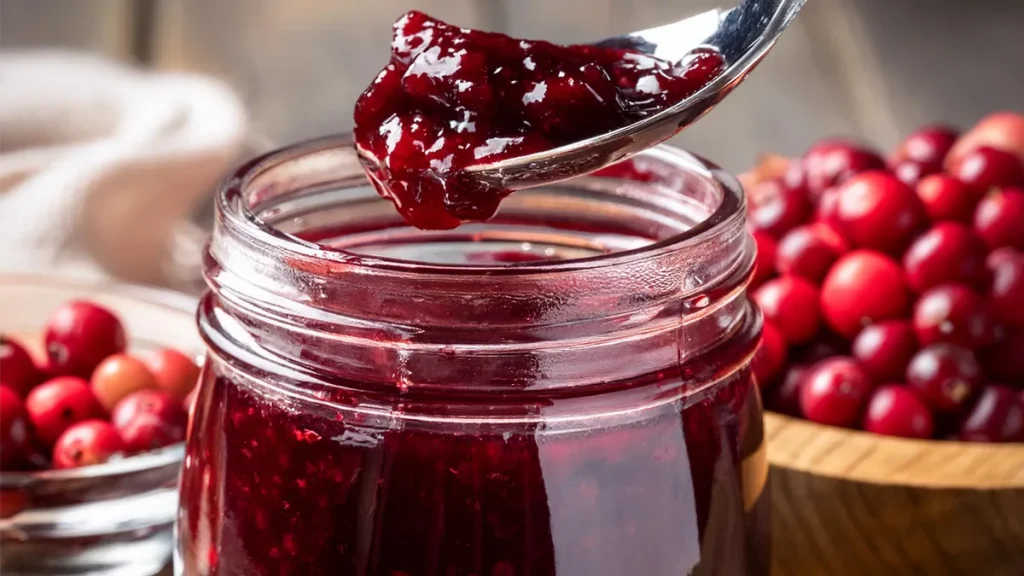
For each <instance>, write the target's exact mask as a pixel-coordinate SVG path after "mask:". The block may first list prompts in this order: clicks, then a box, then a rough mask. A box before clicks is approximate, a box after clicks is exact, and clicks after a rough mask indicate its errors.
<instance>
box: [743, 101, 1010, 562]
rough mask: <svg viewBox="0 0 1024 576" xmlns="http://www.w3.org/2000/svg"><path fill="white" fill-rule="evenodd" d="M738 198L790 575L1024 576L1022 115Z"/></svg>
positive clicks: (790, 168)
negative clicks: (746, 230)
mask: <svg viewBox="0 0 1024 576" xmlns="http://www.w3.org/2000/svg"><path fill="white" fill-rule="evenodd" d="M745 184H746V192H747V196H748V226H749V227H750V229H751V231H752V232H753V234H754V236H755V239H756V242H757V244H758V248H759V252H758V257H757V265H756V266H757V269H756V271H755V272H754V274H753V279H752V284H751V286H750V291H751V293H752V296H753V298H754V300H755V301H756V302H757V303H758V304H759V306H760V307H761V309H762V311H763V313H764V317H765V325H764V332H763V334H764V336H763V339H762V343H761V346H760V348H759V349H758V352H757V354H756V356H755V360H754V371H755V374H756V376H757V378H758V382H759V385H760V386H761V390H762V394H763V396H764V401H765V407H766V410H768V411H769V412H768V414H767V416H766V429H767V430H768V432H767V434H768V436H769V438H770V443H769V460H770V462H771V463H772V465H773V469H774V471H773V476H772V478H773V482H774V484H773V488H774V489H773V502H774V503H775V506H774V510H775V511H776V516H775V517H776V519H777V521H778V522H783V523H785V526H784V527H779V526H778V525H777V526H776V530H775V531H774V534H775V535H776V541H775V544H776V546H775V549H774V552H775V558H776V561H777V563H778V565H779V566H788V567H790V569H788V570H786V569H784V570H782V571H781V573H783V574H789V573H793V574H798V573H799V574H805V573H821V574H833V575H845V574H897V573H899V574H903V573H915V574H916V573H920V574H1020V573H1022V572H1024V531H1022V530H1021V529H1020V526H1019V524H1017V523H1016V522H1017V521H1016V519H1018V518H1020V517H1021V515H1022V514H1024V498H1022V495H1024V472H1022V471H1024V116H1022V115H1019V114H1013V113H1000V114H993V115H991V116H989V117H988V118H986V119H984V120H982V121H981V122H980V123H979V124H978V125H977V126H976V127H974V128H973V129H971V130H969V131H967V132H966V133H963V134H961V133H960V132H959V131H958V130H955V129H952V128H948V127H945V126H929V127H925V128H922V129H920V130H918V131H916V132H914V133H913V134H911V135H910V136H908V137H907V138H906V139H905V140H904V141H903V142H902V143H901V144H900V145H899V146H898V147H897V148H896V150H895V151H893V152H892V153H891V154H890V155H889V156H887V157H886V156H884V155H883V154H881V153H879V152H878V151H876V150H874V149H872V148H869V147H866V146H863V145H860V144H856V143H853V142H851V141H846V140H828V141H823V142H821V143H819V144H817V145H815V146H813V147H812V148H811V149H810V150H809V151H808V152H807V153H806V154H804V155H803V156H802V157H799V158H796V159H792V160H788V161H787V160H782V159H780V158H778V157H772V158H770V159H768V161H766V162H765V163H764V164H763V165H762V166H760V167H759V168H758V169H757V170H755V171H754V172H752V173H750V174H748V175H746V177H745ZM810 510H813V513H811V512H809V511H810ZM783 528H784V529H783ZM811 534H813V536H811ZM809 538H812V539H813V540H814V541H815V542H816V543H817V546H814V547H811V546H808V544H807V541H808V539H809ZM901 541H902V542H905V543H901V544H899V545H898V546H897V545H894V543H895V542H901Z"/></svg>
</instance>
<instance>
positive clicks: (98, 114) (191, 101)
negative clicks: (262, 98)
mask: <svg viewBox="0 0 1024 576" xmlns="http://www.w3.org/2000/svg"><path fill="white" fill-rule="evenodd" d="M0 86H2V87H3V88H2V90H0V270H18V271H47V272H62V273H80V274H89V275H104V274H109V275H114V276H117V277H120V278H124V279H128V280H132V281H136V282H146V283H156V284H159V283H163V282H164V280H165V278H164V276H165V273H164V267H165V264H166V261H167V258H168V250H169V245H170V238H171V235H172V232H173V230H174V227H175V226H176V225H177V224H178V223H179V222H180V221H182V220H183V219H185V218H186V217H187V215H188V214H189V213H190V212H191V211H192V210H193V209H194V207H195V206H196V203H197V202H200V201H209V196H210V195H211V193H212V191H213V190H214V188H215V186H216V184H217V182H218V181H219V180H220V179H221V178H222V177H223V176H224V175H225V174H226V173H227V172H228V170H229V169H230V167H231V165H232V164H233V163H234V162H236V161H237V160H238V156H239V152H240V150H241V148H242V145H243V141H244V139H245V134H246V124H247V120H246V114H245V111H244V108H243V105H242V102H241V101H240V100H239V98H238V97H237V96H236V95H235V94H234V93H232V91H231V90H230V89H229V88H228V87H227V86H226V85H225V84H223V83H222V82H220V81H217V80H214V79H211V78H206V77H202V76H197V75H193V74H183V73H164V72H152V71H145V70H139V69H134V68H131V67H128V66H125V65H122V64H118V63H115V62H111V61H108V60H105V59H102V58H99V57H96V56H91V55H86V54H80V53H73V52H60V51H29V52H7V53H0Z"/></svg>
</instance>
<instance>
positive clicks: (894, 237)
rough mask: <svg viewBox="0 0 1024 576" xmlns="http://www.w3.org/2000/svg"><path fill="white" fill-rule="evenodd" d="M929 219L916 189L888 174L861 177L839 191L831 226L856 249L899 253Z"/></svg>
mask: <svg viewBox="0 0 1024 576" xmlns="http://www.w3.org/2000/svg"><path fill="white" fill-rule="evenodd" d="M926 218H927V215H926V214H925V211H924V206H923V205H922V204H921V200H920V199H919V198H918V197H917V194H916V193H915V192H914V189H913V188H911V187H910V186H907V185H906V184H904V183H903V182H900V181H899V180H897V179H896V177H895V176H893V175H892V174H889V173H888V172H882V171H872V172H864V173H862V174H858V175H857V176H854V177H853V178H851V179H849V180H847V181H846V182H845V183H844V184H843V185H842V186H841V187H840V188H839V196H838V200H837V201H836V206H835V214H834V215H833V216H832V218H831V219H830V222H831V223H833V224H834V225H835V226H836V229H838V230H839V232H841V233H842V234H843V236H845V237H846V238H847V239H848V240H850V242H851V243H852V244H853V245H854V246H858V247H861V248H872V249H876V250H880V251H882V252H888V253H893V254H895V253H899V252H901V251H902V250H903V249H904V248H906V247H907V245H908V244H909V243H910V241H911V240H912V239H913V237H914V236H915V235H916V234H917V233H918V232H919V231H920V230H921V228H923V227H924V225H925V221H926Z"/></svg>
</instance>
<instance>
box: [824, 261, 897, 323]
mask: <svg viewBox="0 0 1024 576" xmlns="http://www.w3.org/2000/svg"><path fill="white" fill-rule="evenodd" d="M909 305H910V297H909V294H908V292H907V286H906V283H905V282H904V280H903V270H902V269H901V268H900V266H899V264H897V263H896V262H894V261H893V260H892V258H889V257H888V256H886V255H884V254H881V253H878V252H874V251H871V250H856V251H853V252H850V253H848V254H845V255H844V256H843V257H841V258H840V259H839V260H838V261H836V263H835V264H834V265H833V266H832V269H831V270H829V273H828V275H827V276H826V277H825V281H824V282H823V283H822V285H821V312H822V314H823V315H824V317H825V320H826V321H827V322H828V324H829V326H831V327H832V329H833V330H835V331H836V332H837V333H838V334H840V335H841V336H844V337H846V338H851V339H852V338H853V337H854V336H856V335H857V333H858V332H860V330H861V328H863V327H864V326H867V325H868V324H871V323H874V322H878V321H881V320H888V319H890V318H902V317H903V316H904V314H906V313H907V309H908V307H909Z"/></svg>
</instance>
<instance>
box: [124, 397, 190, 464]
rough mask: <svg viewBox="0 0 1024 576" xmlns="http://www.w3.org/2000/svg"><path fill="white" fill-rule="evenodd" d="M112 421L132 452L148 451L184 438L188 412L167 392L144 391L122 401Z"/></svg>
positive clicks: (126, 446)
mask: <svg viewBox="0 0 1024 576" xmlns="http://www.w3.org/2000/svg"><path fill="white" fill-rule="evenodd" d="M110 421H111V422H112V423H113V424H114V428H116V429H117V431H118V432H119V433H120V434H121V438H123V439H124V444H125V448H126V449H127V450H128V452H131V453H135V452H145V451H148V450H155V449H157V448H162V447H164V446H169V445H171V444H174V443H175V442H181V441H182V440H184V439H185V431H186V427H187V425H188V413H187V412H186V411H185V408H184V407H183V406H182V404H181V402H179V401H178V400H176V399H175V398H174V397H173V396H171V395H170V394H168V393H166V392H161V391H159V390H140V391H138V392H133V393H132V394H129V395H128V396H126V397H125V398H124V399H123V400H121V401H120V402H118V404H117V406H115V407H114V410H113V412H112V413H111V415H110Z"/></svg>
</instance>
